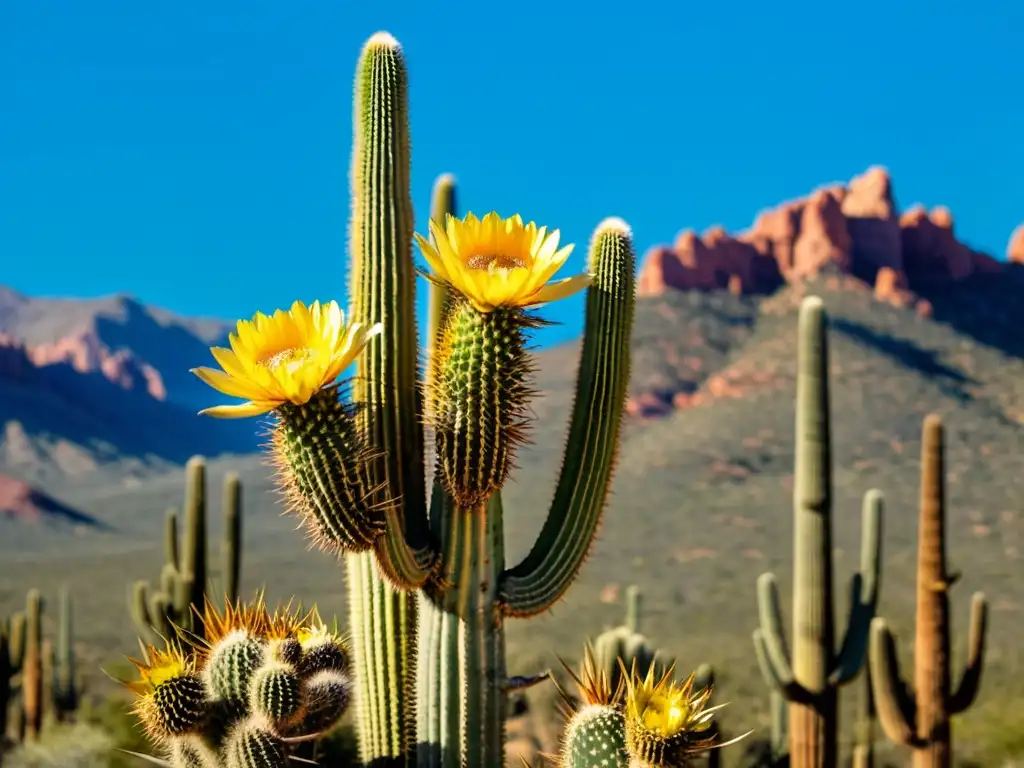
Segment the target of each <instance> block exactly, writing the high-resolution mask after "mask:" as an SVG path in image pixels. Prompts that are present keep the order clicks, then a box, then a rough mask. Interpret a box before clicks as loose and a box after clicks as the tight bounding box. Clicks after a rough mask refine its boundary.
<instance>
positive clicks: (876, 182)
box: [638, 167, 1024, 312]
mask: <svg viewBox="0 0 1024 768" xmlns="http://www.w3.org/2000/svg"><path fill="white" fill-rule="evenodd" d="M1008 259H1009V261H1010V262H1011V263H1012V262H1016V263H1024V225H1022V226H1021V227H1019V228H1018V229H1017V231H1016V232H1015V233H1014V234H1013V236H1012V238H1011V241H1010V245H1009V250H1008ZM1004 268H1005V264H1004V263H1002V262H1000V261H997V260H996V259H994V258H992V257H991V256H989V255H987V254H984V253H980V252H978V251H975V250H972V249H971V248H970V247H969V246H967V245H965V244H964V243H962V242H960V241H959V240H957V238H956V234H955V233H954V228H953V215H952V214H951V213H950V212H949V210H948V209H946V208H943V207H937V208H934V209H932V210H931V211H926V210H925V209H924V208H923V207H921V206H913V207H911V208H909V209H908V210H906V211H904V212H903V213H902V214H901V213H900V212H899V211H898V210H897V207H896V203H895V198H894V196H893V187H892V180H891V179H890V178H889V174H888V173H887V172H886V170H885V169H883V168H880V167H874V168H870V169H868V170H867V171H866V172H865V173H864V174H862V175H860V176H856V177H854V178H853V179H851V180H850V182H849V183H848V184H845V185H834V186H829V187H825V188H822V189H819V190H817V191H815V192H813V193H812V194H811V195H809V196H808V197H806V198H802V199H800V200H796V201H793V202H788V203H783V204H781V205H779V206H777V207H775V208H773V209H770V210H768V211H765V212H764V213H762V214H761V215H759V216H758V217H757V219H756V220H755V222H754V225H753V227H751V228H750V229H749V230H748V231H746V232H743V233H741V234H738V235H735V236H734V235H729V234H728V233H726V232H725V230H724V229H722V228H721V227H714V228H712V229H711V230H709V231H707V232H705V233H704V234H703V235H697V234H696V233H695V232H693V231H692V230H684V231H683V232H681V233H680V234H679V236H678V237H677V238H676V241H675V243H673V244H672V245H663V246H656V247H654V248H652V249H651V250H650V251H648V253H647V254H646V255H645V256H644V259H643V263H642V266H641V268H640V274H639V278H638V279H639V283H638V293H639V294H640V295H646V296H652V295H658V294H660V293H663V292H664V291H666V290H668V289H679V290H684V289H691V288H696V289H704V290H708V289H714V288H726V289H728V290H730V291H732V292H734V293H749V294H765V293H771V292H772V291H774V290H775V289H776V288H778V287H779V286H781V285H784V284H786V283H792V282H796V281H800V280H803V279H807V278H813V277H816V276H818V275H821V274H833V275H835V274H840V275H851V276H853V277H855V278H858V279H859V280H861V281H864V282H866V283H868V284H869V285H872V286H874V290H875V295H876V296H877V297H878V298H879V299H883V300H886V301H890V302H892V303H895V304H899V305H908V304H911V303H918V302H920V300H919V299H918V298H917V297H916V295H915V294H916V291H917V289H919V288H920V287H923V286H929V285H934V284H936V283H941V282H947V283H948V282H956V281H960V280H963V279H965V278H967V277H969V276H971V275H974V274H979V273H993V272H999V271H1001V270H1003V269H1004ZM919 308H920V310H921V311H922V312H927V311H928V306H927V304H926V303H923V302H922V303H920V304H919Z"/></svg>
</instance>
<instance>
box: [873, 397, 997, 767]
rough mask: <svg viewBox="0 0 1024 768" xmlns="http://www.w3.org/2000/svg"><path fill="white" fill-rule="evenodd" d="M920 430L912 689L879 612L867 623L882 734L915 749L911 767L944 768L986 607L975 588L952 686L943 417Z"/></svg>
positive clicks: (977, 671) (977, 670)
mask: <svg viewBox="0 0 1024 768" xmlns="http://www.w3.org/2000/svg"><path fill="white" fill-rule="evenodd" d="M923 432H924V434H923V439H922V446H921V503H920V507H921V508H920V517H919V520H920V522H919V523H918V525H919V530H918V549H917V629H916V633H915V638H914V690H913V692H912V693H908V691H907V687H906V685H905V684H904V682H903V679H902V678H901V676H900V671H899V664H898V661H897V657H896V648H895V642H894V641H893V637H892V635H891V634H890V632H889V630H888V627H887V625H886V622H885V619H883V618H881V617H878V618H876V619H875V620H874V622H873V623H872V627H871V676H872V681H873V690H874V695H875V702H876V705H877V707H878V716H879V721H880V722H881V724H882V728H883V729H884V730H885V734H886V735H887V736H888V737H889V738H890V739H892V740H893V741H895V742H896V743H897V744H903V745H905V746H909V747H910V748H911V749H913V753H914V759H913V765H914V766H915V768H948V766H950V765H951V764H952V760H951V755H952V752H951V728H950V717H951V716H952V715H956V714H959V713H961V712H963V711H964V710H966V709H967V708H968V707H970V706H971V704H972V703H973V702H974V699H975V697H976V696H977V695H978V688H979V686H980V683H981V671H982V665H983V663H984V653H985V635H986V629H987V625H988V606H987V603H986V602H985V597H984V596H983V595H982V594H981V593H980V592H978V593H975V595H974V597H973V598H972V600H971V623H970V630H969V633H968V639H967V665H966V667H965V668H964V672H963V675H962V676H961V678H960V682H959V684H958V685H957V686H956V688H955V689H954V688H953V687H952V682H951V679H950V678H951V673H950V658H949V657H950V629H949V588H950V586H952V584H953V582H954V581H955V580H956V576H954V575H953V574H951V573H950V572H949V570H948V569H947V566H946V530H945V524H946V523H945V521H946V489H945V471H944V466H943V428H942V421H941V420H940V419H939V417H938V416H936V415H930V416H928V417H927V418H926V419H925V421H924V429H923Z"/></svg>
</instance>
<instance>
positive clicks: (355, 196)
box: [351, 33, 436, 588]
mask: <svg viewBox="0 0 1024 768" xmlns="http://www.w3.org/2000/svg"><path fill="white" fill-rule="evenodd" d="M408 101H409V99H408V73H407V70H406V65H405V58H404V55H403V53H402V50H401V47H400V46H399V45H398V42H397V41H396V40H395V39H394V38H393V37H391V36H390V35H388V34H386V33H378V34H376V35H374V36H373V37H371V38H370V40H369V41H368V42H367V43H366V45H365V46H364V47H363V50H362V52H361V54H360V57H359V63H358V66H357V72H356V81H355V97H354V99H353V104H354V107H353V108H354V116H353V117H354V125H353V152H352V226H351V253H352V267H353V268H352V285H351V295H352V314H353V320H354V321H356V322H359V323H363V324H365V325H367V326H371V325H374V324H376V323H382V324H383V331H382V332H381V333H380V334H378V335H376V336H374V337H373V338H372V339H371V340H370V342H369V343H368V344H367V345H366V347H365V348H364V349H363V351H362V352H361V353H360V355H359V358H358V360H357V368H358V374H357V375H356V377H355V379H354V381H353V385H352V395H353V400H354V401H355V402H356V403H357V404H358V405H359V406H360V408H361V410H360V422H361V423H360V427H361V431H362V432H363V434H364V435H365V436H366V438H367V441H368V443H369V445H370V447H371V449H372V450H373V451H375V452H377V454H378V455H377V459H376V461H375V462H374V466H373V480H374V484H375V486H376V487H377V488H378V496H379V503H381V504H382V505H383V506H384V508H385V510H386V512H387V522H388V524H387V527H386V533H385V534H384V535H382V536H380V537H379V538H378V541H377V544H376V545H375V550H376V554H377V559H378V564H379V566H380V568H381V571H382V572H383V573H384V574H385V576H386V577H388V578H389V580H391V581H393V582H394V583H396V584H397V585H398V586H401V587H405V588H416V587H419V586H421V585H422V584H423V583H424V582H425V581H426V579H427V576H429V573H430V568H431V566H432V565H433V561H434V559H435V557H436V549H435V548H434V547H433V546H432V542H431V540H430V535H429V527H428V520H427V515H426V512H425V511H426V508H427V491H426V478H425V471H424V464H423V452H422V450H421V446H422V445H423V418H422V417H423V407H422V406H423V403H422V399H423V398H422V394H421V390H420V387H419V383H418V373H419V371H418V363H419V361H418V355H419V350H418V347H417V338H416V311H415V295H414V294H415V287H416V286H415V280H416V273H415V267H414V263H413V256H412V234H413V228H414V221H413V210H412V198H411V193H410V186H409V174H410V154H409V103H408Z"/></svg>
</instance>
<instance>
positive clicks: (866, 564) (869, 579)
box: [829, 490, 884, 685]
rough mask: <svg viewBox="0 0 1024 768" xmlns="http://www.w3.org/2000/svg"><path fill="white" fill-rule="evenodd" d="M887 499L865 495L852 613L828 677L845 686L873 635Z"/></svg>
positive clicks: (874, 492)
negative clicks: (858, 564)
mask: <svg viewBox="0 0 1024 768" xmlns="http://www.w3.org/2000/svg"><path fill="white" fill-rule="evenodd" d="M883 514H884V500H883V497H882V493H881V491H878V490H870V491H868V492H867V493H866V494H864V504H863V509H862V511H861V521H862V526H863V530H862V531H861V545H860V546H861V549H860V571H859V572H858V573H856V574H854V575H853V578H852V579H851V580H850V616H849V619H848V620H847V623H846V634H845V635H844V636H843V644H842V646H841V647H840V650H839V654H838V656H837V657H836V664H835V668H834V669H833V671H832V674H831V675H830V676H829V679H830V680H831V681H832V682H833V683H835V684H836V685H846V684H847V683H848V682H850V681H851V680H853V678H854V677H856V676H857V673H858V672H860V669H861V666H862V665H863V664H864V658H865V655H866V653H867V648H868V638H869V636H870V634H871V620H872V619H873V618H874V617H875V610H876V609H877V607H878V590H879V583H880V581H881V561H882V516H883Z"/></svg>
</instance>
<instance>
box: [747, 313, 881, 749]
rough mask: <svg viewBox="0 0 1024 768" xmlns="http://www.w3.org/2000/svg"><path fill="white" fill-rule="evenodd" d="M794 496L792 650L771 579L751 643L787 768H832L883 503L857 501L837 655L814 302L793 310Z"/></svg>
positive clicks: (824, 405)
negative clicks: (781, 701)
mask: <svg viewBox="0 0 1024 768" xmlns="http://www.w3.org/2000/svg"><path fill="white" fill-rule="evenodd" d="M798 343H799V350H798V363H797V366H798V367H797V381H796V388H797V394H796V467H795V469H794V490H793V518H794V520H793V522H794V526H793V529H794V530H793V534H794V537H793V546H794V563H793V634H792V640H793V652H792V655H790V652H789V648H788V646H787V643H786V637H785V632H784V630H783V628H782V615H781V614H782V612H781V608H780V605H779V594H778V587H777V585H776V580H775V576H774V575H773V574H771V573H765V574H762V575H761V577H760V578H759V579H758V583H757V598H758V606H759V618H760V627H759V629H758V630H756V631H755V632H754V646H755V650H756V651H757V656H758V661H759V663H760V666H761V670H762V672H763V674H764V676H765V679H766V680H767V681H768V683H769V685H770V686H771V687H772V688H774V689H775V690H777V691H778V692H779V693H780V694H781V695H782V696H784V697H785V698H786V700H787V701H789V729H790V732H789V746H790V761H791V764H792V766H793V768H833V767H834V766H835V765H836V761H837V759H838V690H839V687H840V686H842V685H846V684H847V683H849V682H850V681H851V680H853V678H854V677H855V676H856V675H857V672H858V671H859V670H860V668H861V666H862V665H863V663H864V658H865V651H866V648H867V641H868V634H869V631H870V625H871V619H872V618H873V617H874V613H875V607H876V605H877V601H878V585H879V564H880V560H881V536H880V532H881V524H882V498H881V494H880V493H878V492H877V491H869V492H868V493H867V494H866V495H865V497H864V505H863V511H862V521H863V531H862V541H861V558H860V560H861V562H860V572H859V573H857V574H855V575H854V576H853V580H852V583H851V594H852V596H853V599H852V602H851V606H850V616H849V619H848V622H847V627H846V633H845V635H844V636H843V640H842V644H841V646H840V648H839V650H838V652H837V651H836V649H835V640H836V631H835V627H834V618H833V610H834V608H833V587H832V530H831V529H832V519H831V515H832V460H831V434H830V425H829V391H828V336H827V315H826V313H825V308H824V306H823V304H822V301H821V299H820V298H818V297H816V296H811V297H808V298H805V299H804V300H803V303H802V304H801V307H800V319H799V329H798Z"/></svg>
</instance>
